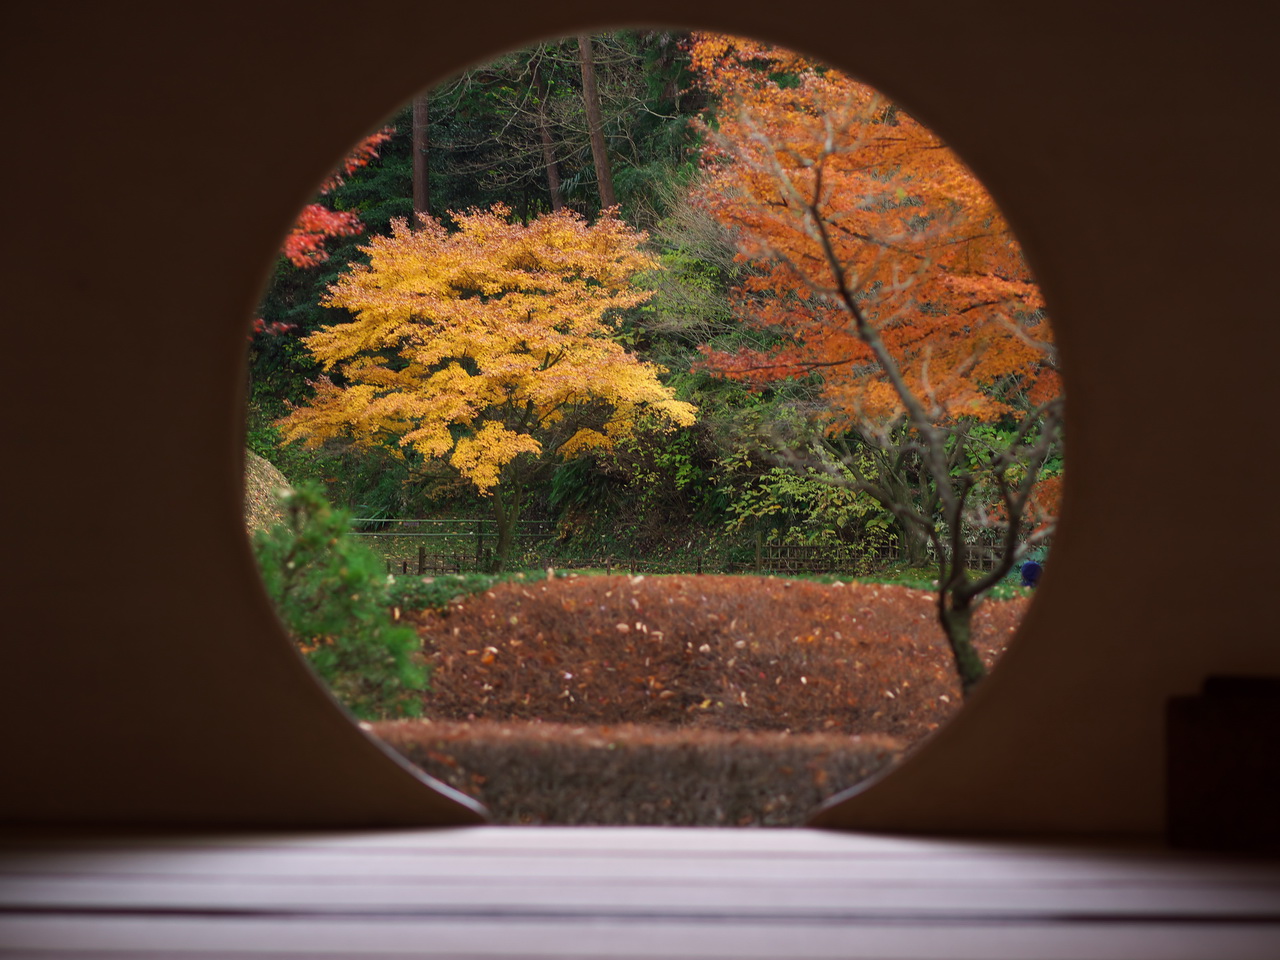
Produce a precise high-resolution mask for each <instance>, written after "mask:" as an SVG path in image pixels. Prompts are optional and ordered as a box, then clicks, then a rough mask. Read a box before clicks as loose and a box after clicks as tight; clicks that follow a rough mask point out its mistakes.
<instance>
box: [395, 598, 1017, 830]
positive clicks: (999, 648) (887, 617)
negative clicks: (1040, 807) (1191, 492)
mask: <svg viewBox="0 0 1280 960" xmlns="http://www.w3.org/2000/svg"><path fill="white" fill-rule="evenodd" d="M1027 602H1028V601H1027V600H1026V599H1018V600H1010V601H1004V602H994V601H992V602H988V603H986V604H984V605H983V606H982V607H981V608H980V609H979V612H978V615H977V616H976V618H975V624H974V634H975V643H976V645H977V647H978V649H979V651H980V652H981V654H982V656H983V659H984V660H985V661H986V662H987V664H988V665H991V664H992V663H994V662H995V660H996V659H997V658H998V657H999V655H1000V654H1001V653H1002V652H1003V651H1004V648H1005V644H1006V643H1007V641H1008V639H1009V637H1010V636H1011V634H1012V633H1013V631H1014V630H1015V629H1016V627H1017V624H1018V622H1019V620H1020V619H1021V617H1022V614H1023V612H1024V610H1025V608H1026V604H1027ZM934 603H935V597H934V595H933V594H932V593H930V592H927V591H921V590H911V589H908V588H905V587H898V586H884V585H865V584H837V585H824V584H817V583H812V582H808V581H802V580H795V581H791V580H785V579H781V578H773V577H727V576H696V577H695V576H671V577H643V576H632V577H628V576H603V577H602V576H582V577H575V576H570V577H567V578H561V579H555V580H550V581H545V582H537V583H532V582H531V583H524V582H520V581H513V582H508V583H505V584H502V585H499V586H496V587H494V588H493V589H492V590H490V591H488V592H487V593H484V594H480V595H475V596H469V597H460V598H458V599H456V600H455V601H454V602H453V603H451V604H450V606H449V608H448V609H447V610H445V611H443V612H434V611H425V612H418V613H412V612H403V611H401V612H400V615H401V616H402V617H404V618H405V619H408V620H410V621H412V622H413V623H415V624H416V626H417V627H418V629H419V632H420V633H421V634H422V637H423V640H424V643H425V649H426V651H427V655H428V657H429V659H430V660H431V662H432V664H433V665H434V672H433V674H432V678H431V685H432V690H431V692H430V693H429V694H427V696H426V697H425V699H424V707H425V712H426V716H427V719H424V720H422V721H406V722H400V723H384V724H376V725H374V730H375V732H376V733H377V734H378V735H379V736H380V737H382V738H383V739H384V740H386V741H387V742H388V743H390V744H391V745H392V746H394V747H395V748H396V749H398V750H400V751H401V752H402V753H404V754H405V755H406V756H408V757H409V758H410V759H412V760H413V761H414V762H416V763H417V764H419V765H420V766H421V767H423V768H424V769H425V770H427V772H429V773H431V774H432V775H434V776H436V777H438V778H440V779H442V780H444V781H446V782H447V783H450V784H452V785H453V786H455V787H457V788H459V789H461V790H463V791H465V792H467V793H470V794H472V795H474V796H476V797H477V798H479V799H480V800H481V801H482V802H484V803H485V804H486V805H487V806H488V807H489V808H490V811H491V813H492V815H493V818H494V819H495V820H496V821H498V822H506V823H536V822H541V823H667V824H715V825H746V824H760V825H785V824H798V823H802V822H804V819H805V817H806V815H807V814H808V813H810V812H812V810H813V809H814V807H815V806H816V805H817V804H819V803H821V802H822V801H824V800H825V799H827V798H828V797H830V796H831V795H832V794H833V793H835V792H837V791H838V790H841V789H844V788H846V787H849V786H852V785H853V784H855V783H857V782H858V781H860V780H862V779H864V778H866V777H868V776H870V775H872V774H873V773H875V772H877V771H878V770H881V769H883V768H885V767H886V766H888V765H890V764H892V763H893V762H895V761H896V760H897V759H898V758H899V757H900V756H901V755H902V753H903V751H904V750H906V749H908V748H909V747H910V746H912V745H914V744H915V743H918V742H919V741H920V740H921V739H923V738H924V737H926V736H927V735H928V734H929V733H931V732H932V731H934V730H936V729H937V728H938V727H939V726H940V725H941V724H942V723H945V722H946V720H948V719H949V718H950V717H951V716H952V715H953V714H954V713H955V712H956V710H957V709H959V706H960V693H959V685H958V683H957V682H956V680H955V677H954V674H955V669H954V666H953V665H952V661H951V655H950V652H949V650H948V648H947V646H946V642H945V639H944V637H943V634H942V632H941V629H940V628H939V627H938V625H937V621H936V619H935V607H934Z"/></svg>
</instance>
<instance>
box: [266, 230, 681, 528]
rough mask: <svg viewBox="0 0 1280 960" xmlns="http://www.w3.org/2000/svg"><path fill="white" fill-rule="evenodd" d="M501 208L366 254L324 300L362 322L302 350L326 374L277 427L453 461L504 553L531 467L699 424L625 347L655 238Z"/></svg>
mask: <svg viewBox="0 0 1280 960" xmlns="http://www.w3.org/2000/svg"><path fill="white" fill-rule="evenodd" d="M509 215H510V212H509V211H508V210H507V209H506V208H505V207H503V206H501V205H498V206H495V207H494V208H493V209H492V210H489V211H480V210H472V211H469V212H466V213H455V214H454V215H453V218H454V220H455V221H456V223H457V226H458V229H457V230H456V231H454V232H450V231H448V230H446V229H445V227H444V226H443V225H442V224H441V223H440V222H439V221H437V220H434V219H432V218H430V217H423V218H421V223H420V226H419V228H418V229H417V230H410V229H409V226H408V224H407V223H405V222H404V221H402V220H401V221H393V223H392V232H391V235H390V236H388V237H375V238H374V239H373V240H372V241H371V243H370V244H369V245H368V246H367V247H364V248H363V249H364V251H365V252H366V253H368V255H369V258H370V262H369V265H368V266H356V267H353V268H352V269H351V270H350V272H348V273H346V274H344V275H343V276H342V277H341V278H340V279H339V280H338V282H337V283H336V284H334V286H333V287H331V288H330V292H329V296H328V298H327V300H326V301H325V305H326V306H329V307H333V308H342V309H345V310H347V311H349V312H350V314H351V316H352V319H350V320H349V321H346V322H340V323H336V324H334V325H332V326H329V327H326V328H324V329H322V330H320V331H318V332H316V333H314V334H312V335H311V336H309V337H308V338H307V339H306V341H305V342H306V346H307V349H308V350H309V351H310V352H311V354H312V355H313V356H314V357H315V358H316V359H317V360H318V361H319V362H320V364H321V365H322V366H323V368H324V370H325V371H326V372H330V373H336V374H337V375H339V377H340V381H341V384H339V383H338V382H335V381H334V380H333V379H332V378H331V377H330V376H327V375H326V376H324V377H321V378H320V379H319V380H317V381H316V382H315V384H314V387H315V398H314V399H313V400H312V401H311V402H310V403H309V404H307V405H306V406H303V407H299V408H296V409H295V410H294V411H293V412H292V413H290V414H289V415H288V416H287V417H285V418H284V419H283V420H281V421H280V426H281V428H282V431H283V435H284V437H285V439H286V440H303V441H305V442H306V443H307V444H309V445H312V446H315V445H318V444H320V443H322V442H324V441H325V440H328V439H331V438H335V437H349V438H351V439H353V440H355V441H356V442H357V443H359V444H364V445H376V444H391V445H393V448H394V449H395V450H396V451H397V452H398V453H399V454H400V455H402V456H403V455H409V456H413V457H416V458H417V459H418V461H419V462H427V461H432V460H447V462H448V463H449V464H450V465H451V466H452V467H453V468H454V469H455V470H456V471H457V472H458V474H460V475H461V476H462V477H463V478H465V479H466V480H467V481H468V482H470V483H471V484H472V485H474V487H475V488H476V489H477V490H478V491H479V492H481V493H483V494H495V497H494V507H495V516H496V519H497V520H498V523H499V528H500V529H499V548H500V550H502V549H505V541H504V537H505V533H504V531H505V530H507V529H508V528H509V527H510V524H511V523H512V522H513V521H514V519H515V518H516V517H517V516H518V514H519V510H520V503H521V500H520V495H521V494H520V491H521V488H522V485H523V483H524V482H525V480H526V479H527V477H528V475H529V472H530V470H531V469H533V468H535V467H536V466H537V464H539V463H546V462H548V461H549V459H550V458H552V457H555V456H562V457H563V456H572V455H574V454H577V453H580V452H582V451H586V450H593V449H607V448H609V447H610V446H612V445H613V443H614V442H615V441H616V440H618V439H619V438H621V437H624V436H628V435H630V434H631V433H632V431H633V430H634V429H635V427H636V426H637V424H638V423H639V422H640V420H641V419H642V418H649V419H651V420H654V421H656V422H658V423H665V424H668V425H687V424H689V423H692V422H693V419H694V410H693V407H692V406H691V405H689V404H688V403H684V402H682V401H679V400H676V399H674V396H673V393H672V391H671V390H670V389H668V388H667V387H665V386H663V385H662V384H661V383H660V382H659V381H658V374H659V372H660V368H658V367H656V366H654V365H653V364H648V363H644V362H642V361H640V360H639V359H637V358H636V357H635V356H634V355H633V354H630V353H628V352H627V351H626V350H625V349H624V347H623V346H622V345H621V344H620V343H619V342H618V340H617V339H616V337H615V330H614V327H613V318H614V317H615V316H616V314H617V312H618V311H621V310H625V309H627V308H629V307H634V306H636V305H638V304H641V303H643V302H644V301H645V300H646V299H648V297H649V296H650V294H649V293H648V292H647V291H645V290H643V289H641V288H639V287H637V286H635V285H634V283H633V278H634V277H635V275H636V274H637V273H639V272H641V271H643V270H647V269H651V268H653V267H654V262H653V260H652V259H651V258H650V257H649V256H648V255H647V254H645V253H644V252H643V251H641V249H640V244H641V242H642V240H643V239H644V235H643V234H641V233H639V232H638V231H635V230H632V229H631V228H630V227H628V226H627V225H626V224H624V223H623V222H622V221H621V220H618V219H617V218H616V217H615V216H613V215H612V214H610V213H608V212H606V213H605V214H604V215H602V216H601V217H600V218H599V219H598V220H597V221H596V222H595V223H594V224H591V225H588V224H587V223H586V221H585V220H583V219H582V217H580V216H579V215H577V214H575V213H572V212H569V211H560V212H557V213H552V214H547V215H544V216H542V217H539V218H538V219H537V220H535V221H533V222H532V223H530V224H528V225H524V224H520V223H513V222H511V220H510V218H509Z"/></svg>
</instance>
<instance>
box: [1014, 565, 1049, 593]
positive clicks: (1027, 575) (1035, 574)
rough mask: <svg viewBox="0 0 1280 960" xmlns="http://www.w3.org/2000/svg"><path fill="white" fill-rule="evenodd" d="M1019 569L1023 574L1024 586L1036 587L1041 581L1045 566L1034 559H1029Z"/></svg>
mask: <svg viewBox="0 0 1280 960" xmlns="http://www.w3.org/2000/svg"><path fill="white" fill-rule="evenodd" d="M1018 571H1019V572H1020V573H1021V574H1022V586H1024V587H1034V586H1035V585H1036V584H1037V583H1039V582H1040V574H1041V573H1043V572H1044V567H1043V566H1042V565H1041V564H1039V563H1037V562H1036V561H1034V560H1028V561H1027V562H1026V563H1024V564H1023V565H1022V566H1021V567H1019V568H1018Z"/></svg>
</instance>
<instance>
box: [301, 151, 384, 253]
mask: <svg viewBox="0 0 1280 960" xmlns="http://www.w3.org/2000/svg"><path fill="white" fill-rule="evenodd" d="M393 133H395V131H394V130H393V129H392V128H391V127H383V128H382V129H381V130H379V131H378V132H377V133H372V134H370V135H369V136H367V137H365V138H364V139H363V140H361V141H360V142H359V143H357V144H356V145H355V147H353V148H352V149H351V151H350V152H349V153H348V154H347V155H346V157H344V158H343V161H342V163H341V165H340V166H339V167H338V169H336V170H334V171H333V172H332V173H330V174H329V176H328V177H326V178H325V181H324V183H323V184H322V185H321V187H320V193H321V194H322V195H324V194H328V193H330V192H332V191H333V190H336V189H337V188H338V187H340V186H342V184H343V183H344V182H345V180H346V177H348V176H350V175H351V174H353V173H355V172H356V171H357V170H359V169H360V168H361V167H363V166H365V165H366V164H368V163H369V161H370V160H373V159H374V158H375V157H377V156H378V149H379V148H380V147H381V146H382V145H383V144H384V143H386V142H387V141H388V140H390V139H391V135H392V134H393ZM363 232H364V224H363V223H361V222H360V217H359V216H357V215H356V214H355V213H354V212H353V211H350V210H331V209H329V208H328V207H326V206H325V205H324V204H322V203H309V204H307V205H306V206H305V207H303V208H302V210H301V211H300V212H299V214H298V219H297V220H296V221H294V224H293V227H292V228H291V229H290V230H289V235H288V236H287V237H285V239H284V248H283V250H282V251H281V252H282V253H283V254H284V255H285V257H286V258H287V259H288V261H289V262H290V263H292V264H293V265H294V266H295V267H313V266H315V265H316V264H318V263H323V262H324V261H325V260H328V259H329V254H328V251H326V250H325V248H324V245H325V242H326V241H327V240H328V239H329V238H330V237H354V236H358V235H359V234H361V233H363Z"/></svg>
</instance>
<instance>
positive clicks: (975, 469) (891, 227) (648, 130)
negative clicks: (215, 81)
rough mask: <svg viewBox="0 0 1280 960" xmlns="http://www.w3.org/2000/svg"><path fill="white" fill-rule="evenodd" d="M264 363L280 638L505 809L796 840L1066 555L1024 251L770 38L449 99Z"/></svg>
mask: <svg viewBox="0 0 1280 960" xmlns="http://www.w3.org/2000/svg"><path fill="white" fill-rule="evenodd" d="M250 355H251V356H250V370H251V391H250V393H251V399H250V405H249V431H248V434H249V445H250V456H249V462H250V469H249V484H248V489H247V491H246V504H247V506H246V513H247V521H248V524H249V526H250V528H251V530H252V531H254V537H255V547H256V551H257V555H258V559H259V564H260V567H261V570H262V576H263V580H264V583H265V585H266V587H267V589H268V592H269V593H270V594H271V596H272V598H273V600H274V601H275V602H276V604H277V608H278V610H279V612H280V615H281V618H282V620H283V622H284V623H285V625H286V627H287V629H288V631H289V632H290V634H291V636H292V637H293V639H294V641H295V642H296V644H297V645H298V648H299V650H300V651H301V652H302V654H303V655H304V656H305V657H306V658H307V660H308V661H309V662H310V663H311V665H312V666H313V667H314V668H315V670H316V671H317V673H318V674H319V676H320V677H321V678H322V679H323V680H324V681H325V682H326V683H327V684H328V685H329V687H330V689H331V690H332V691H333V693H334V695H335V696H336V697H337V698H338V699H339V700H340V701H341V702H343V703H344V704H345V705H346V706H347V707H348V708H349V709H350V710H351V711H352V712H353V713H354V714H355V715H356V716H357V717H359V718H360V719H362V720H364V721H367V722H368V725H369V729H371V730H372V731H373V732H374V733H375V734H376V735H378V736H379V737H381V738H382V739H384V740H385V741H386V742H388V743H390V744H391V745H393V746H394V747H396V748H397V749H399V750H400V751H401V752H402V753H404V754H406V755H407V756H408V757H410V758H411V759H412V760H414V761H415V762H417V763H418V764H419V765H421V766H422V767H423V768H425V769H426V770H427V771H428V772H430V773H432V774H433V775H435V776H437V777H439V778H440V779H442V780H444V781H446V782H449V783H451V784H453V785H455V786H457V787H460V788H461V789H463V790H465V791H468V792H471V793H473V794H474V795H476V796H477V797H478V798H479V799H481V800H482V801H483V802H484V803H486V805H488V806H489V808H490V809H491V811H492V813H493V815H494V817H495V819H497V820H498V821H500V822H559V823H703V824H711V823H715V824H730V825H733V824H785V823H799V822H802V821H803V819H804V817H805V816H806V815H807V814H808V813H809V812H810V811H811V810H812V809H814V808H815V807H816V806H817V805H818V804H820V803H821V802H822V801H824V800H825V799H826V798H828V797H829V796H831V795H832V794H834V793H835V792H837V791H840V790H843V789H845V788H847V787H849V786H852V785H853V784H855V783H856V782H858V781H860V780H862V779H864V778H865V777H867V776H869V775H871V774H873V773H876V772H879V771H880V770H883V769H884V768H885V767H886V766H889V765H891V764H892V763H894V762H895V761H896V760H897V759H898V758H899V757H900V756H901V755H902V754H903V753H904V752H905V751H907V750H909V749H910V748H911V747H913V746H914V745H915V744H917V743H918V742H920V741H921V740H922V739H923V738H925V737H927V736H928V735H929V734H930V733H931V732H933V731H934V730H936V729H937V728H938V726H939V725H941V724H943V723H945V722H946V721H947V720H948V719H950V718H951V717H952V716H953V715H954V714H955V712H956V711H957V710H959V709H960V707H961V705H962V703H963V700H964V698H965V697H966V696H967V695H968V694H969V693H970V692H971V691H972V690H973V689H974V688H976V687H977V686H978V684H980V683H981V682H982V680H983V678H984V677H985V676H986V674H987V672H988V671H989V670H990V669H991V668H992V667H993V666H994V664H995V663H996V661H997V660H998V658H999V656H1000V654H1001V653H1002V652H1003V650H1004V648H1005V645H1006V644H1007V643H1008V641H1009V640H1010V639H1011V637H1012V635H1013V633H1014V630H1015V628H1016V626H1017V624H1018V622H1019V620H1020V618H1021V616H1022V614H1023V612H1024V610H1025V608H1026V605H1027V604H1028V603H1029V602H1030V597H1031V594H1032V591H1033V590H1034V588H1035V586H1036V584H1037V583H1038V581H1039V577H1040V575H1041V573H1042V571H1043V570H1044V569H1045V566H1046V564H1045V552H1046V550H1047V548H1048V545H1049V538H1050V536H1051V534H1052V530H1053V526H1054V522H1055V517H1056V512H1057V492H1058V489H1059V484H1060V478H1061V474H1062V468H1063V459H1062V397H1061V390H1060V385H1059V380H1058V375H1057V367H1056V361H1055V351H1054V346H1053V339H1052V335H1051V333H1050V330H1049V325H1048V318H1047V316H1046V313H1045V310H1044V305H1043V302H1042V300H1041V297H1040V294H1039V291H1038V288H1037V286H1036V283H1035V281H1034V279H1033V277H1032V276H1031V274H1030V272H1029V270H1028V268H1027V265H1026V263H1025V262H1024V260H1023V257H1022V254H1021V252H1020V250H1019V247H1018V244H1017V243H1016V241H1015V239H1014V238H1013V236H1012V233H1011V231H1010V229H1009V227H1008V225H1007V224H1006V223H1005V221H1004V219H1003V217H1002V216H1001V214H1000V211H999V210H998V209H997V207H996V205H995V203H994V201H993V200H992V198H991V197H990V195H989V194H988V193H987V192H986V191H985V189H983V187H982V186H981V185H980V184H979V183H978V182H977V180H976V179H975V178H974V176H973V175H972V174H971V173H970V172H969V170H968V169H967V168H966V167H965V166H964V165H963V163H961V161H960V160H959V159H958V158H957V157H956V156H955V155H954V154H953V153H952V152H951V151H950V150H948V149H947V148H946V147H945V146H944V145H943V144H942V143H941V142H940V141H939V139H938V138H937V137H936V136H935V135H934V134H932V133H931V132H930V131H929V130H928V129H926V128H925V127H923V126H922V125H921V124H919V123H918V122H916V121H915V120H914V119H913V118H912V117H911V116H910V115H909V114H908V113H907V112H906V111H905V110H903V109H902V108H901V107H900V106H898V105H897V104H894V103H893V102H891V101H889V100H888V99H886V98H885V97H883V96H882V95H880V94H879V93H877V92H876V91H874V90H872V89H871V88H869V87H867V86H865V85H863V84H860V83H858V82H857V81H855V80H853V79H852V78H850V77H849V76H847V75H845V74H843V73H841V72H840V71H837V70H835V69H832V68H830V67H827V66H825V65H823V64H820V63H815V62H813V61H811V60H809V59H807V58H805V57H804V56H802V55H800V54H797V53H794V52H791V51H788V50H784V49H780V48H777V47H773V46H770V45H768V44H765V43H760V42H756V41H752V40H747V39H743V38H739V37H728V36H722V35H714V34H706V33H677V32H670V31H660V30H644V31H621V32H615V33H607V34H597V35H592V36H580V37H572V38H567V39H565V40H561V41H555V42H544V43H540V44H538V45H536V46H533V47H529V48H527V49H523V50H517V51H513V52H510V53H507V54H504V55H503V56H501V57H498V58H497V59H495V60H494V61H492V62H490V63H486V64H483V65H481V66H478V67H475V68H473V69H471V70H468V71H466V72H465V73H464V74H462V75H460V76H458V77H455V78H453V79H452V80H450V81H448V82H446V83H443V84H440V85H439V86H437V87H435V88H434V89H432V90H430V91H428V92H426V93H424V94H422V95H420V96H419V97H418V98H417V99H416V100H415V101H414V102H413V103H412V104H409V105H406V106H405V107H404V108H403V109H402V110H401V111H400V112H399V113H397V114H396V115H395V116H394V117H392V118H390V119H389V120H388V121H387V123H386V124H385V125H384V126H382V127H381V128H379V129H378V130H376V131H375V132H373V133H371V134H370V135H369V136H368V137H366V138H364V139H363V140H361V141H360V142H359V143H358V144H357V145H356V146H355V147H353V148H352V150H351V152H350V153H349V154H348V156H347V157H346V158H344V160H343V161H342V163H341V164H340V166H339V168H338V169H337V170H336V171H335V172H334V173H333V175H332V176H331V177H330V178H329V179H328V180H327V181H326V182H325V183H324V184H323V186H322V187H321V189H320V191H319V193H318V195H317V196H316V198H315V199H314V201H313V202H312V203H311V204H309V205H307V206H306V207H305V208H304V209H303V210H302V211H301V212H300V213H299V216H298V220H297V223H296V224H295V225H294V227H293V229H292V230H291V232H290V233H289V235H288V237H287V238H286V240H285V242H284V244H283V248H282V251H281V256H280V258H279V261H278V264H277V268H276V270H275V273H274V275H273V277H272V278H271V281H270V283H269V285H268V288H267V290H266V292H265V294H264V296H263V300H262V304H261V308H260V319H258V320H257V321H256V322H255V324H254V330H253V333H252V335H251V342H250ZM286 478H287V480H286Z"/></svg>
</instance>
